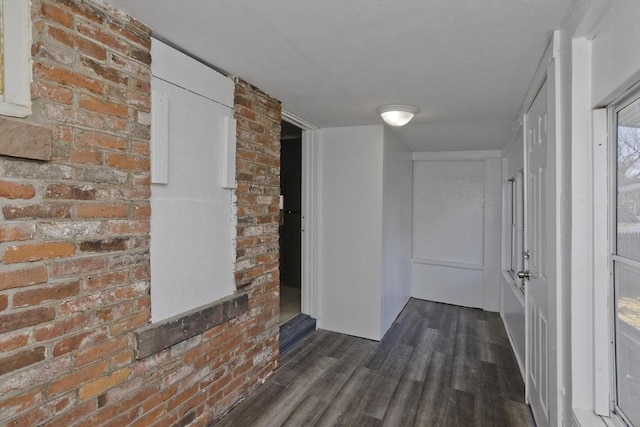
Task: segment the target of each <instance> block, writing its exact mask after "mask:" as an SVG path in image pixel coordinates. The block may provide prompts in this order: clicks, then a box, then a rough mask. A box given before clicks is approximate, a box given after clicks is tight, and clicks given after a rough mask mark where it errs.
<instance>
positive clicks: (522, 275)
mask: <svg viewBox="0 0 640 427" xmlns="http://www.w3.org/2000/svg"><path fill="white" fill-rule="evenodd" d="M518 278H519V279H527V280H528V279H529V270H525V271H518Z"/></svg>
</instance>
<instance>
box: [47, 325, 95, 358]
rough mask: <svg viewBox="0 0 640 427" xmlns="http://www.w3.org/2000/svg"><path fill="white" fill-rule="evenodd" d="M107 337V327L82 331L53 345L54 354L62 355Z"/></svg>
mask: <svg viewBox="0 0 640 427" xmlns="http://www.w3.org/2000/svg"><path fill="white" fill-rule="evenodd" d="M106 339H107V333H106V330H105V329H97V330H94V331H82V332H80V333H79V334H76V335H72V336H70V337H66V338H64V339H62V340H60V341H58V342H57V343H56V344H55V345H54V346H53V356H54V357H55V356H61V355H63V354H67V353H69V352H71V351H74V350H77V349H78V348H81V347H86V346H89V345H92V344H95V343H98V342H104V341H105V340H106Z"/></svg>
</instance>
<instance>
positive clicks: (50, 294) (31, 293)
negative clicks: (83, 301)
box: [13, 281, 80, 307]
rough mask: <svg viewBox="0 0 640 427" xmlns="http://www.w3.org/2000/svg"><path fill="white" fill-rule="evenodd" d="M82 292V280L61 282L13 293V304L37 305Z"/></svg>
mask: <svg viewBox="0 0 640 427" xmlns="http://www.w3.org/2000/svg"><path fill="white" fill-rule="evenodd" d="M79 292H80V282H79V281H74V282H70V283H60V284H55V285H50V286H45V287H38V288H37V289H29V290H27V291H22V292H17V293H16V294H14V295H13V306H14V307H24V306H29V305H30V306H35V305H38V304H40V303H41V302H44V301H51V300H61V299H64V298H68V297H71V296H74V295H78V293H79Z"/></svg>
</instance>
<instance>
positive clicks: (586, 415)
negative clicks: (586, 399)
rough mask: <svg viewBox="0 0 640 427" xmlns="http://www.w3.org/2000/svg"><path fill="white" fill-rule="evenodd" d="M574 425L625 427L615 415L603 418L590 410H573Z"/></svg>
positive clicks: (584, 426)
mask: <svg viewBox="0 0 640 427" xmlns="http://www.w3.org/2000/svg"><path fill="white" fill-rule="evenodd" d="M573 425H574V426H579V427H625V423H623V422H622V421H621V420H620V418H618V417H617V416H616V415H615V414H611V416H610V417H602V416H600V415H597V414H596V413H594V412H593V411H592V410H589V409H578V408H573Z"/></svg>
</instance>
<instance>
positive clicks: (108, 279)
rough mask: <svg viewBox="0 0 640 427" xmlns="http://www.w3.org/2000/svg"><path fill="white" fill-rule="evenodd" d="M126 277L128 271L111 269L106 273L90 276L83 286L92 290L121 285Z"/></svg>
mask: <svg viewBox="0 0 640 427" xmlns="http://www.w3.org/2000/svg"><path fill="white" fill-rule="evenodd" d="M128 277H129V272H128V271H126V270H122V271H111V272H108V273H106V274H101V275H97V276H93V277H90V278H89V279H88V280H87V282H86V285H85V287H86V288H87V289H89V290H94V289H104V288H109V287H112V286H118V285H123V284H125V283H126V281H127V278H128Z"/></svg>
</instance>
